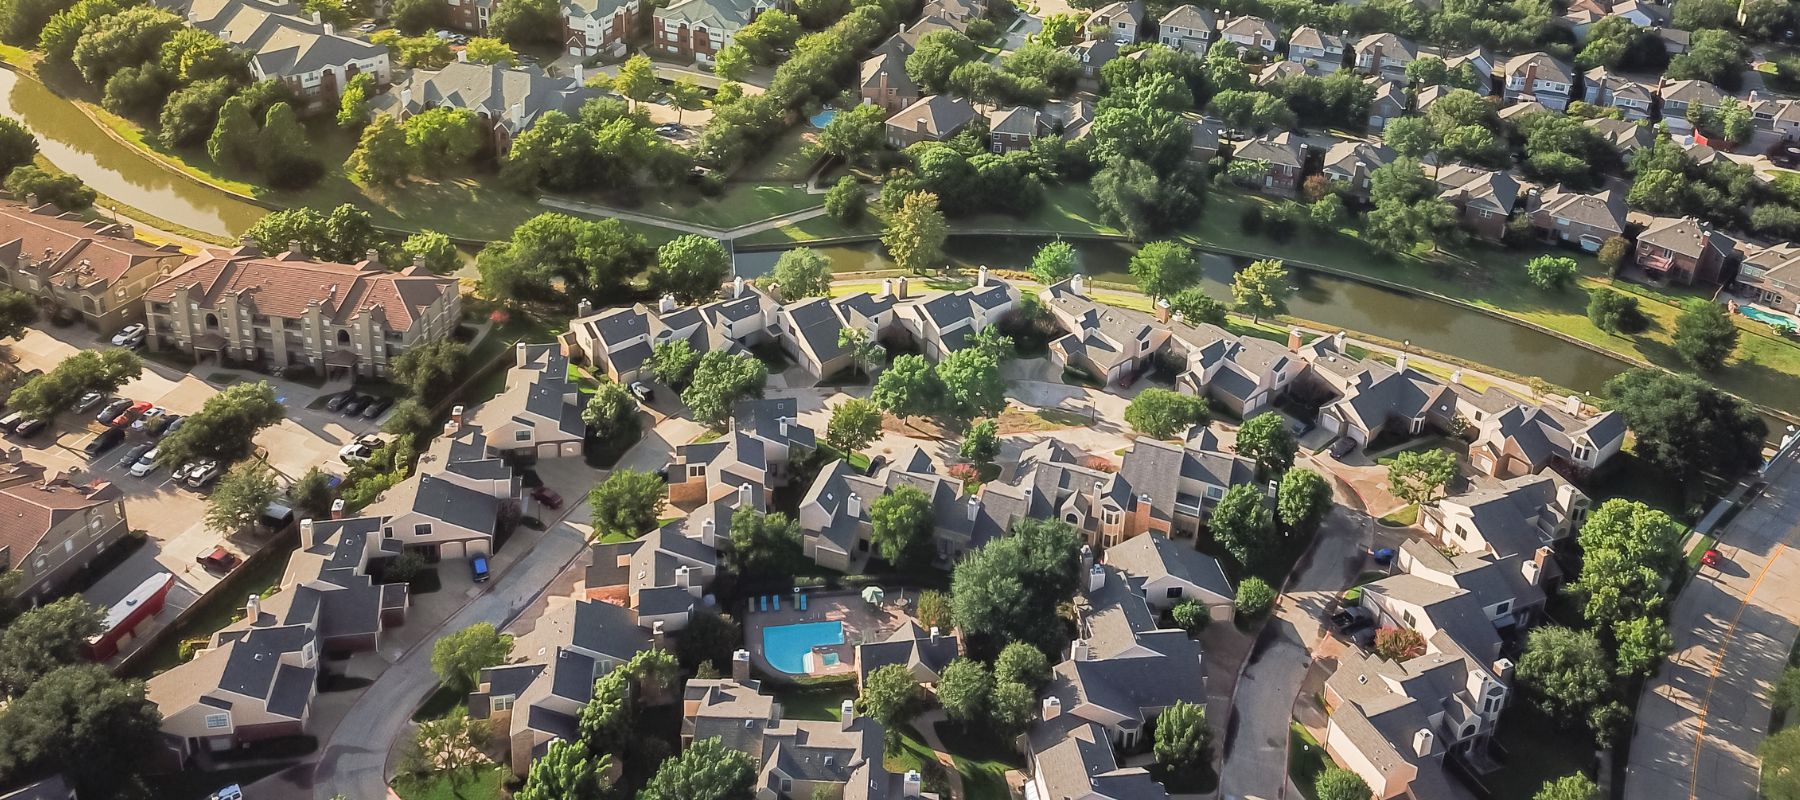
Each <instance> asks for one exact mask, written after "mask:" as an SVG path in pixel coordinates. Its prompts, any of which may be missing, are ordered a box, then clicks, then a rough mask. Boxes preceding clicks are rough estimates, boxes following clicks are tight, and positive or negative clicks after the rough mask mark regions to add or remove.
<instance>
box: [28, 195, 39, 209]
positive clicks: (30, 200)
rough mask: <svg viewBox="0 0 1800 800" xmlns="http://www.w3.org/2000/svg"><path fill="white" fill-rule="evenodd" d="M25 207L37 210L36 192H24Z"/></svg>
mask: <svg viewBox="0 0 1800 800" xmlns="http://www.w3.org/2000/svg"><path fill="white" fill-rule="evenodd" d="M25 207H26V208H37V207H38V196H37V192H26V193H25Z"/></svg>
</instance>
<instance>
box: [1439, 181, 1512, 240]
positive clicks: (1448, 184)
mask: <svg viewBox="0 0 1800 800" xmlns="http://www.w3.org/2000/svg"><path fill="white" fill-rule="evenodd" d="M1436 178H1437V184H1438V188H1439V192H1438V196H1439V197H1441V198H1443V199H1445V200H1448V201H1450V203H1451V204H1452V205H1454V206H1456V212H1457V217H1458V218H1459V219H1461V220H1462V223H1463V226H1464V227H1466V228H1468V229H1469V230H1471V231H1474V232H1475V234H1476V235H1477V236H1481V237H1483V238H1486V239H1490V240H1493V241H1499V240H1500V239H1502V238H1503V237H1505V236H1506V223H1507V221H1508V220H1510V219H1512V213H1513V209H1514V208H1516V207H1517V206H1518V202H1519V181H1518V179H1516V178H1514V177H1513V176H1512V174H1511V173H1508V172H1498V171H1495V170H1491V169H1482V168H1480V167H1471V166H1468V165H1466V164H1450V165H1446V166H1444V167H1443V168H1441V169H1439V170H1438V171H1437V175H1436Z"/></svg>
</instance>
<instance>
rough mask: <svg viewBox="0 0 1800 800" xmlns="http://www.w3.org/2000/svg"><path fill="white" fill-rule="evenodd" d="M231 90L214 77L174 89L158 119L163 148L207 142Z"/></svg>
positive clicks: (230, 87) (225, 82) (232, 87)
mask: <svg viewBox="0 0 1800 800" xmlns="http://www.w3.org/2000/svg"><path fill="white" fill-rule="evenodd" d="M234 88H236V87H235V86H233V84H232V83H231V81H229V80H227V79H225V78H214V79H212V80H209V81H201V82H199V83H196V84H194V85H192V86H189V87H187V88H184V89H177V90H175V91H174V92H173V93H172V94H170V95H169V99H168V100H167V101H165V102H164V103H163V107H162V113H161V114H159V115H158V116H157V125H156V128H157V130H156V140H157V141H158V142H160V143H161V144H162V145H163V146H164V147H188V146H191V145H194V144H198V143H201V142H204V141H206V137H207V135H208V134H210V133H212V129H213V124H214V123H216V122H217V121H218V116H219V109H220V108H221V107H223V106H224V105H225V101H226V99H228V98H230V97H231V94H232V90H233V89H234ZM0 164H4V162H3V161H0Z"/></svg>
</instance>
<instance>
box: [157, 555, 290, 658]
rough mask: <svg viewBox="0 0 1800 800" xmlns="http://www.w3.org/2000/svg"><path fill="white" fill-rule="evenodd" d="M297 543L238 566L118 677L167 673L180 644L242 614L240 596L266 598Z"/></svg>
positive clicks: (206, 634)
mask: <svg viewBox="0 0 1800 800" xmlns="http://www.w3.org/2000/svg"><path fill="white" fill-rule="evenodd" d="M297 544H298V543H297V542H292V541H289V542H287V543H286V544H277V545H273V546H274V547H277V548H279V549H280V550H281V552H274V553H270V554H268V555H267V556H265V557H263V558H262V560H260V561H257V562H256V563H254V564H251V565H249V566H248V567H241V568H239V570H238V571H237V572H235V573H232V574H231V575H230V576H229V577H227V578H226V579H225V581H226V582H228V583H229V584H230V585H229V586H228V587H225V589H228V590H221V591H216V592H213V593H211V594H210V596H208V597H207V598H206V599H205V600H202V601H201V607H200V610H198V611H195V612H194V615H193V616H191V617H188V618H187V619H186V620H185V621H184V622H183V623H182V624H181V625H180V626H179V627H177V628H175V629H173V630H171V631H169V632H168V633H167V634H165V635H164V637H163V639H162V640H161V641H160V642H158V643H157V644H156V646H155V647H152V648H151V649H150V650H148V651H146V652H144V653H142V654H141V655H139V656H138V657H137V659H136V660H134V661H132V662H131V669H130V670H128V671H127V672H126V673H125V674H124V675H123V676H122V677H127V678H149V677H151V676H153V675H158V674H161V673H163V672H167V671H168V670H169V669H170V668H172V667H174V666H176V665H178V664H180V663H181V661H182V659H181V641H182V640H183V639H193V638H201V637H210V636H212V635H213V634H214V633H217V632H218V631H219V629H221V628H224V627H225V626H226V625H230V624H231V623H232V622H234V621H236V620H237V619H239V618H241V617H243V615H244V597H245V596H246V595H250V594H255V595H259V596H262V597H267V596H268V595H269V594H270V590H271V589H273V588H274V587H275V586H276V584H277V583H279V582H280V581H281V574H282V573H283V572H286V571H287V564H288V556H289V555H290V554H291V553H292V552H293V548H294V547H295V546H296V545H297Z"/></svg>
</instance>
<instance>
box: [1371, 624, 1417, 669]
mask: <svg viewBox="0 0 1800 800" xmlns="http://www.w3.org/2000/svg"><path fill="white" fill-rule="evenodd" d="M1375 654H1376V655H1378V656H1381V657H1382V658H1385V659H1387V660H1389V661H1406V660H1408V659H1412V658H1417V657H1419V656H1422V655H1424V654H1425V637H1424V636H1421V635H1419V632H1418V631H1415V630H1413V629H1411V628H1382V629H1381V630H1380V631H1379V632H1377V633H1376V634H1375Z"/></svg>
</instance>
